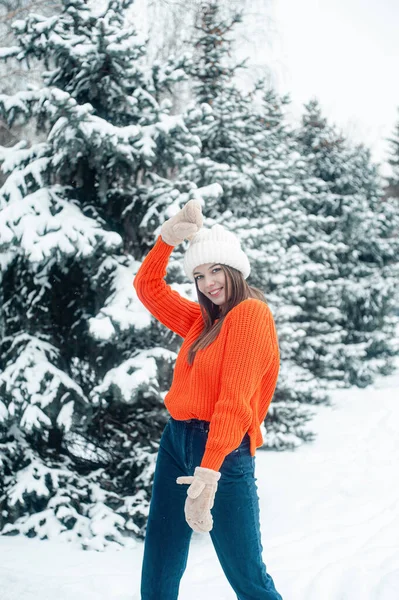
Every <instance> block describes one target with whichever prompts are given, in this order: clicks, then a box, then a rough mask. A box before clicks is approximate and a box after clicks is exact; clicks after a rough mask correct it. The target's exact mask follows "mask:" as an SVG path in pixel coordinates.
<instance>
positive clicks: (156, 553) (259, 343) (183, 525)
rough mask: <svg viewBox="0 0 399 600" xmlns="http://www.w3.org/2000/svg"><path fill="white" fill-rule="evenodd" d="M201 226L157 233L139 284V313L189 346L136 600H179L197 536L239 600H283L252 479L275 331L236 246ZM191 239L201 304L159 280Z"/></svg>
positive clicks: (194, 222)
mask: <svg viewBox="0 0 399 600" xmlns="http://www.w3.org/2000/svg"><path fill="white" fill-rule="evenodd" d="M202 224H203V221H202V214H201V205H200V204H199V202H197V201H195V200H190V201H189V202H188V203H187V204H186V205H185V206H184V207H183V209H182V210H181V211H180V212H179V213H178V214H177V215H175V216H174V217H172V218H171V219H168V220H167V221H166V222H165V223H164V224H163V225H162V227H161V235H160V236H159V237H158V239H157V241H156V243H155V245H154V247H153V248H152V249H151V251H150V252H149V253H148V255H147V256H146V258H145V260H144V261H143V263H142V265H141V267H140V269H139V271H138V273H137V275H136V277H135V279H134V287H135V289H136V292H137V295H138V297H139V299H140V300H141V302H142V303H143V304H144V305H145V306H146V307H147V309H148V310H149V311H150V312H151V313H152V314H153V315H154V316H155V317H156V319H158V320H159V321H160V322H161V323H163V324H164V325H165V326H166V327H168V328H169V329H171V330H172V331H174V332H175V333H177V334H178V335H179V336H181V337H182V338H184V342H183V344H182V346H181V348H180V351H179V354H178V357H177V360H176V365H175V370H174V375H173V381H172V385H171V388H170V390H169V392H168V393H167V395H166V396H165V406H166V408H167V409H168V411H169V413H170V415H171V416H170V419H169V421H168V423H167V425H166V427H165V429H164V431H163V434H162V437H161V442H160V447H159V452H158V457H157V463H156V468H155V474H154V483H153V490H152V497H151V503H150V511H149V517H148V523H147V530H146V537H145V546H144V558H143V566H142V578H141V600H176V598H178V593H179V585H180V580H181V578H182V575H183V573H184V570H185V568H186V563H187V557H188V551H189V544H190V538H191V535H192V532H193V530H194V531H198V532H203V533H206V532H210V535H211V538H212V542H213V544H214V547H215V550H216V553H217V555H218V558H219V561H220V563H221V566H222V568H223V571H224V573H225V575H226V577H227V579H228V580H229V582H230V584H231V586H232V587H233V589H234V591H235V593H236V594H237V597H238V598H239V600H282V598H281V596H280V594H279V593H278V592H277V591H276V588H275V586H274V582H273V580H272V578H271V577H270V575H268V574H267V572H266V567H265V565H264V563H263V561H262V545H261V535H260V525H259V501H258V496H257V486H256V483H255V473H254V469H255V450H256V448H257V447H259V446H261V445H262V443H263V439H262V434H261V431H260V425H261V424H262V422H263V420H264V419H265V417H266V413H267V410H268V407H269V404H270V402H271V399H272V396H273V393H274V389H275V386H276V383H277V377H278V370H279V350H278V342H277V336H276V330H275V326H274V321H273V317H272V315H271V312H270V310H269V308H268V306H267V304H266V302H265V300H264V296H263V294H262V292H260V291H259V290H256V289H255V288H252V287H250V286H248V284H247V283H246V281H245V279H246V278H247V277H248V275H249V273H250V265H249V261H248V258H247V257H246V255H245V254H244V252H243V251H242V250H241V248H240V242H239V240H238V239H237V238H236V236H235V235H234V234H233V233H231V232H229V231H227V230H225V229H224V228H223V227H222V226H221V225H214V226H213V227H212V228H211V229H205V228H203V229H201V227H202ZM186 238H188V239H190V245H189V248H188V250H187V252H186V254H185V256H184V264H183V266H184V270H185V273H186V275H187V276H188V277H189V278H190V280H191V281H195V285H196V288H197V294H198V300H199V303H197V302H192V301H190V300H187V299H186V298H183V297H182V296H180V294H178V292H176V291H175V290H172V289H171V288H170V286H168V285H167V284H166V282H165V280H164V277H165V275H166V267H167V263H168V259H169V256H170V254H171V253H172V251H173V248H174V246H176V245H177V244H179V243H180V242H182V241H183V240H184V239H186ZM185 484H189V487H188V489H187V488H186V486H185ZM211 511H212V512H211Z"/></svg>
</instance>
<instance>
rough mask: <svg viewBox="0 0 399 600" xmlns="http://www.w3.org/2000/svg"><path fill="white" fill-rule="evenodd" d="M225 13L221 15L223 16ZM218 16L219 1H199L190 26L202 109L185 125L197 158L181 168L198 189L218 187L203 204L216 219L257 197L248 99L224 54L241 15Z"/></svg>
mask: <svg viewBox="0 0 399 600" xmlns="http://www.w3.org/2000/svg"><path fill="white" fill-rule="evenodd" d="M225 12H226V11H224V13H225ZM224 13H223V14H222V12H221V11H220V2H219V0H206V1H204V2H202V4H201V9H200V10H199V11H198V15H197V22H196V34H197V37H196V39H195V41H194V44H195V54H194V61H193V63H192V65H191V68H190V69H189V72H190V75H191V78H192V82H193V83H192V88H193V95H194V97H195V102H196V103H198V104H200V105H202V107H203V118H202V119H201V120H199V119H198V118H197V114H196V112H194V115H195V117H196V118H195V122H194V123H193V124H191V123H190V119H189V117H190V113H189V114H188V121H187V122H188V124H189V126H190V130H191V131H192V133H194V134H195V135H198V136H199V138H200V139H201V143H202V152H201V156H200V157H198V158H197V159H196V160H195V161H194V162H193V163H192V164H191V165H189V167H188V169H187V172H186V173H187V176H188V177H189V178H190V179H192V180H193V181H195V182H196V183H197V185H199V186H207V185H209V184H213V183H218V184H220V185H221V186H222V187H223V194H222V195H221V196H220V197H219V198H218V199H217V200H216V201H215V202H213V203H210V204H209V205H207V206H206V211H207V212H206V216H208V217H210V218H214V219H218V218H219V216H220V215H221V214H222V213H223V212H224V211H226V210H231V211H232V212H233V214H234V215H237V216H239V215H245V214H246V213H247V211H248V209H249V206H250V205H251V204H252V205H256V203H257V200H258V198H259V189H260V185H261V179H262V178H261V176H260V171H259V168H256V167H255V164H254V158H255V157H256V155H257V153H258V150H257V144H256V139H255V134H256V127H257V125H256V124H255V122H254V120H253V118H252V117H253V105H252V95H251V94H250V93H244V92H242V91H241V90H240V89H239V87H238V86H237V84H236V82H235V79H234V77H235V74H236V73H237V71H238V69H240V68H244V66H245V62H242V63H240V64H236V63H234V62H232V61H233V59H232V58H231V56H230V50H231V44H232V41H233V37H232V36H233V30H234V26H235V25H236V24H237V23H239V22H241V19H242V15H241V13H234V14H232V15H230V16H229V15H228V14H227V15H226V14H224Z"/></svg>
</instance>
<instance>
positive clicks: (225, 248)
mask: <svg viewBox="0 0 399 600" xmlns="http://www.w3.org/2000/svg"><path fill="white" fill-rule="evenodd" d="M210 262H212V263H219V264H223V265H228V266H229V267H234V268H235V269H237V270H238V271H241V273H242V274H243V276H244V279H246V278H247V277H248V275H249V274H250V272H251V267H250V264H249V260H248V257H247V255H246V254H245V253H244V252H243V251H242V250H241V247H240V240H239V239H238V237H237V236H235V235H234V233H232V232H231V231H228V230H227V229H225V228H224V227H223V225H219V224H218V223H217V224H216V225H213V227H211V229H206V228H204V227H203V228H201V229H200V230H199V231H198V233H196V234H195V236H194V237H193V238H192V239H191V241H190V245H189V247H188V249H187V252H186V253H185V255H184V260H183V269H184V272H185V273H186V275H187V277H188V278H189V279H190V280H191V281H194V275H193V271H194V270H195V268H196V267H198V266H199V265H203V264H206V263H210Z"/></svg>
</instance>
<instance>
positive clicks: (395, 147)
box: [386, 118, 399, 202]
mask: <svg viewBox="0 0 399 600" xmlns="http://www.w3.org/2000/svg"><path fill="white" fill-rule="evenodd" d="M388 141H389V143H390V153H389V158H388V164H389V165H390V167H391V174H390V176H389V177H388V187H387V189H386V195H387V196H389V197H393V198H396V199H397V201H398V202H399V118H398V121H397V123H396V126H395V129H394V132H393V134H392V137H390V138H389V140H388Z"/></svg>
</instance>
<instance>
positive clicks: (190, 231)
mask: <svg viewBox="0 0 399 600" xmlns="http://www.w3.org/2000/svg"><path fill="white" fill-rule="evenodd" d="M202 225H203V218H202V212H201V204H200V202H198V200H189V201H188V202H187V203H186V204H185V205H184V206H183V208H182V209H181V210H180V211H179V212H178V213H177V215H174V216H173V217H171V218H170V219H168V220H167V221H165V223H163V225H162V227H161V237H162V239H163V241H164V242H166V243H167V244H169V246H177V244H180V243H181V242H183V241H184V240H185V239H186V238H187V239H191V238H192V237H193V236H194V235H195V234H196V233H198V231H199V230H200V229H201V227H202Z"/></svg>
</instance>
